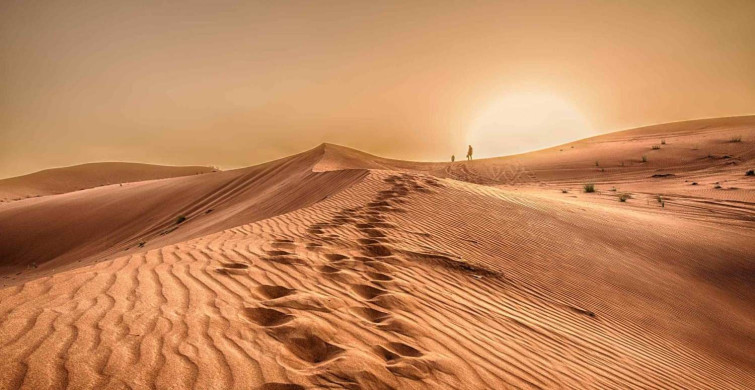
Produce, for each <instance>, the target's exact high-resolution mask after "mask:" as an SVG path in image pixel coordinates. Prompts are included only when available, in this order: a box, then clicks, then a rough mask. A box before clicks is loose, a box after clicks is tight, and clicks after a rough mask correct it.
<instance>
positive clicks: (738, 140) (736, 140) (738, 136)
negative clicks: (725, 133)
mask: <svg viewBox="0 0 755 390" xmlns="http://www.w3.org/2000/svg"><path fill="white" fill-rule="evenodd" d="M729 142H742V136H741V135H737V136H734V137H731V138H730V139H729Z"/></svg>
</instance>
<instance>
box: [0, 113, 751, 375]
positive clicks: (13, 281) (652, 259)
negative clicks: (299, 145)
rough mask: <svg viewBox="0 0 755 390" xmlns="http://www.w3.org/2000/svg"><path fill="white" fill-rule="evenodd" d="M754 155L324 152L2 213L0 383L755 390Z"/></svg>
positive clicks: (634, 149)
mask: <svg viewBox="0 0 755 390" xmlns="http://www.w3.org/2000/svg"><path fill="white" fill-rule="evenodd" d="M736 137H741V141H740V142H732V138H736ZM662 139H664V140H665V141H666V142H665V144H661V140H662ZM653 145H660V149H657V150H654V149H652V146H653ZM753 145H755V117H740V118H723V119H715V120H705V121H694V122H683V123H674V124H668V125H661V126H653V127H648V128H642V129H634V130H628V131H624V132H618V133H611V134H607V135H603V136H599V137H594V138H591V139H586V140H582V141H578V142H574V143H571V144H567V145H563V146H559V147H555V148H550V149H546V150H541V151H537V152H532V153H527V154H523V155H517V156H508V157H501V158H495V159H485V160H479V161H472V162H456V163H453V164H450V163H416V162H407V161H396V160H389V159H383V158H379V157H376V156H371V155H368V154H365V153H362V152H359V151H356V150H353V149H348V148H345V147H341V146H336V145H330V144H325V145H321V146H319V147H317V148H314V149H312V150H310V151H307V152H304V153H301V154H298V155H295V156H291V157H288V158H285V159H281V160H277V161H273V162H270V163H267V164H262V165H259V166H255V167H250V168H245V169H240V170H234V171H227V172H215V173H208V174H203V175H194V176H185V177H176V178H165V179H161V180H150V181H144V182H137V183H130V184H128V185H123V186H120V185H115V186H105V187H98V188H92V189H87V190H83V191H76V192H70V193H66V194H60V195H49V196H42V197H39V198H32V199H25V200H19V201H15V202H10V203H4V204H0V232H2V236H3V239H2V243H0V259H2V269H1V272H2V273H0V284H1V285H2V287H0V358H1V359H0V388H29V389H39V388H147V387H155V388H201V389H226V388H239V389H242V388H243V389H249V388H252V389H255V388H260V389H317V388H349V389H404V388H407V389H415V388H416V389H425V388H427V389H437V388H458V389H488V388H489V389H500V388H596V389H606V388H670V389H676V388H678V389H691V388H706V389H724V388H731V389H748V388H753V387H754V386H755V358H754V357H753V355H752V353H751V351H752V350H755V329H754V328H753V324H755V293H754V292H753V291H752V286H753V282H755V278H754V276H755V258H754V257H753V253H755V240H753V238H754V237H755V196H753V195H754V194H755V192H754V190H755V177H751V176H745V172H746V171H747V170H748V169H753V168H755V161H754V159H753V157H755V155H754V153H755V152H754V151H755V148H753ZM642 155H646V156H647V161H646V162H643V161H642V159H641V156H642ZM595 161H598V165H597V166H596V164H595ZM622 162H623V165H622ZM669 174H671V175H669ZM654 175H656V176H655V177H654ZM658 175H662V176H658ZM588 182H590V183H594V184H595V188H596V192H595V193H584V192H583V190H582V186H583V184H585V183H588ZM693 182H694V183H697V185H693V184H692V183H693ZM715 183H718V186H720V187H721V188H715V187H716V184H715ZM613 188H616V191H612V189H613ZM624 193H627V194H631V198H628V199H627V200H626V202H621V201H619V195H620V194H624ZM658 195H660V196H661V200H662V203H661V202H659V201H658ZM179 215H183V216H185V217H186V220H185V221H182V222H181V223H177V217H178V216H179ZM140 243H142V245H141V246H140V245H139V244H140Z"/></svg>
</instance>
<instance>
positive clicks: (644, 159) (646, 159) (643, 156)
mask: <svg viewBox="0 0 755 390" xmlns="http://www.w3.org/2000/svg"><path fill="white" fill-rule="evenodd" d="M642 162H648V156H646V155H644V154H643V155H642Z"/></svg>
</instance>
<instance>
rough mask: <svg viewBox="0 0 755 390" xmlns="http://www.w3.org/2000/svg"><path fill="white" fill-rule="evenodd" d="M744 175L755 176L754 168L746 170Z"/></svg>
mask: <svg viewBox="0 0 755 390" xmlns="http://www.w3.org/2000/svg"><path fill="white" fill-rule="evenodd" d="M745 176H755V170H753V169H750V170H749V171H747V172H746V173H745Z"/></svg>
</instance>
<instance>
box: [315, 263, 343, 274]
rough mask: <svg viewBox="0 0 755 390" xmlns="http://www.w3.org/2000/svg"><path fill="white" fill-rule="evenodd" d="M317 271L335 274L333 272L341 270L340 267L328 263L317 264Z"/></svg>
mask: <svg viewBox="0 0 755 390" xmlns="http://www.w3.org/2000/svg"><path fill="white" fill-rule="evenodd" d="M317 271H318V272H321V273H324V274H335V273H338V272H341V270H340V269H338V268H335V267H331V266H329V265H321V266H318V267H317Z"/></svg>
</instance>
